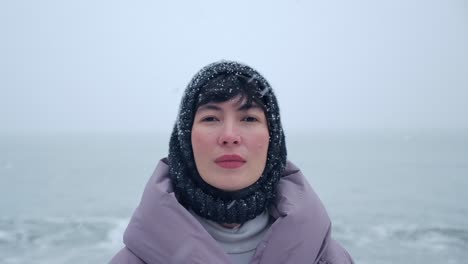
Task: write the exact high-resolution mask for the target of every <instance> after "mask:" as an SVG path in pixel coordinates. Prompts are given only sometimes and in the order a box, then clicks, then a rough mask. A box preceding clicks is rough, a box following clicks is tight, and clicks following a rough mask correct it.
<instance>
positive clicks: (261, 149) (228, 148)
mask: <svg viewBox="0 0 468 264" xmlns="http://www.w3.org/2000/svg"><path fill="white" fill-rule="evenodd" d="M268 142H269V133H268V124H267V120H266V117H265V113H264V112H263V109H262V108H261V107H260V106H258V105H255V104H254V105H252V106H250V107H248V106H247V105H246V104H245V100H241V97H240V96H238V97H235V98H234V99H232V100H228V101H226V102H222V103H208V104H205V105H202V106H200V107H199V108H198V109H197V112H196V113H195V119H194V122H193V126H192V148H193V155H194V157H195V164H196V165H197V169H198V172H199V173H200V176H201V177H202V179H203V180H204V181H205V182H206V183H208V184H210V185H211V186H214V187H216V188H218V189H222V190H225V191H236V190H240V189H242V188H245V187H248V186H250V185H252V184H253V183H255V182H256V181H257V180H258V179H259V178H260V176H261V175H262V173H263V170H264V168H265V164H266V158H267V152H268Z"/></svg>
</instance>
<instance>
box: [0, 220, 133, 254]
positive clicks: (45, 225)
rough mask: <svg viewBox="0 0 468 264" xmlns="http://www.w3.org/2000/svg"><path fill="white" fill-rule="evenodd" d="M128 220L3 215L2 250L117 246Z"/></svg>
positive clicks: (0, 248)
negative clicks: (6, 216)
mask: <svg viewBox="0 0 468 264" xmlns="http://www.w3.org/2000/svg"><path fill="white" fill-rule="evenodd" d="M127 223H128V219H122V218H93V217H88V218H57V217H49V218H41V219H39V218H22V219H20V218H10V219H8V218H0V252H4V251H5V250H9V251H11V250H13V251H22V250H25V249H28V250H29V249H31V248H35V249H40V248H43V249H45V250H46V249H48V248H77V247H95V248H108V249H117V248H119V247H121V246H122V245H123V243H122V234H123V232H124V230H125V227H126V225H127Z"/></svg>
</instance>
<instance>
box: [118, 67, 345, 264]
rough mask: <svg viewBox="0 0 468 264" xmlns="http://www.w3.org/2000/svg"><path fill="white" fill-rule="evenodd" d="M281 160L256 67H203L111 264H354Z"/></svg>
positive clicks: (274, 119) (277, 125) (297, 175)
mask: <svg viewBox="0 0 468 264" xmlns="http://www.w3.org/2000/svg"><path fill="white" fill-rule="evenodd" d="M330 234H331V223H330V219H329V217H328V216H327V213H326V211H325V209H324V207H323V205H322V203H321V202H320V200H319V198H318V197H317V196H316V194H315V193H314V191H313V190H312V189H311V187H310V186H309V184H308V183H307V181H306V179H305V177H304V176H303V175H302V173H301V172H300V170H299V169H298V168H297V167H296V166H294V165H293V164H292V163H291V162H288V161H287V160H286V143H285V137H284V133H283V129H282V126H281V120H280V114H279V108H278V103H277V101H276V97H275V95H274V93H273V91H272V89H271V87H270V85H269V84H268V82H267V81H266V80H265V79H264V78H263V77H262V76H261V75H260V74H259V73H258V72H256V71H255V70H254V69H252V68H250V67H248V66H246V65H243V64H240V63H237V62H229V61H221V62H217V63H213V64H210V65H208V66H206V67H205V68H203V69H202V70H200V72H198V73H197V74H196V75H195V76H194V78H193V79H192V80H191V82H190V83H189V85H188V87H187V89H186V91H185V94H184V96H183V98H182V102H181V105H180V109H179V115H178V118H177V121H176V124H175V126H174V129H173V132H172V135H171V139H170V144H169V157H168V159H162V160H161V161H160V162H159V164H158V166H157V167H156V170H155V172H154V174H153V176H152V177H151V179H150V180H149V182H148V184H147V186H146V188H145V191H144V193H143V197H142V199H141V202H140V205H139V206H138V208H137V209H136V210H135V212H134V214H133V217H132V219H131V220H130V223H129V225H128V227H127V229H126V231H125V234H124V244H125V247H124V248H123V249H122V250H121V251H120V252H119V253H118V254H117V255H116V256H115V257H114V258H113V259H112V260H111V263H148V264H150V263H322V264H325V263H333V264H341V263H353V261H352V259H351V257H350V256H349V254H348V253H347V252H346V250H344V249H343V248H342V247H341V246H340V245H339V244H338V243H337V242H336V241H335V240H333V239H332V238H331V237H330Z"/></svg>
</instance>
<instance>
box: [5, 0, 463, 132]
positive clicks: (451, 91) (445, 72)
mask: <svg viewBox="0 0 468 264" xmlns="http://www.w3.org/2000/svg"><path fill="white" fill-rule="evenodd" d="M0 38H1V41H0V89H1V95H0V120H1V122H0V128H1V131H3V132H15V131H32V132H37V131H157V130H159V131H165V132H167V131H170V129H171V128H172V125H173V123H174V120H175V117H176V114H177V109H178V104H179V101H180V98H181V95H182V92H183V90H184V88H185V85H186V84H187V83H188V82H189V80H190V78H191V77H192V76H193V74H195V72H196V71H198V70H199V69H200V68H201V67H202V66H204V65H206V64H208V63H211V62H213V61H216V60H219V59H231V60H239V61H242V62H244V63H247V64H249V65H251V66H252V67H254V68H256V69H257V70H258V71H260V72H261V73H262V74H263V75H264V76H265V77H266V78H267V79H268V80H269V81H270V83H271V84H272V86H273V88H274V90H275V91H276V94H277V96H278V99H279V102H280V107H281V112H282V117H283V123H284V126H285V128H286V129H287V130H289V131H315V130H342V129H350V130H369V129H370V130H387V129H388V130H408V129H409V130H413V129H423V130H427V129H431V130H433V129H436V130H438V129H440V130H462V131H463V130H464V131H468V103H467V101H468V100H467V99H468V48H467V47H468V5H467V3H466V1H463V0H448V1H447V0H440V1H434V0H425V1H422V0H420V1H419V0H395V1H372V0H367V1H365V0H357V1H347V0H337V1H305V0H303V1H300V0H297V1H246V0H245V1H214V0H213V1H164V2H163V1H154V0H153V1H144V0H140V1H110V0H103V1H90V0H81V1H59V0H57V1H50V0H45V1H32V0H30V1H21V0H19V1H18V0H17V1H1V2H0Z"/></svg>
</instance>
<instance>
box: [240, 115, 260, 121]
mask: <svg viewBox="0 0 468 264" xmlns="http://www.w3.org/2000/svg"><path fill="white" fill-rule="evenodd" d="M242 121H245V122H257V121H258V119H257V118H256V117H253V116H246V117H244V118H243V119H242Z"/></svg>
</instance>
